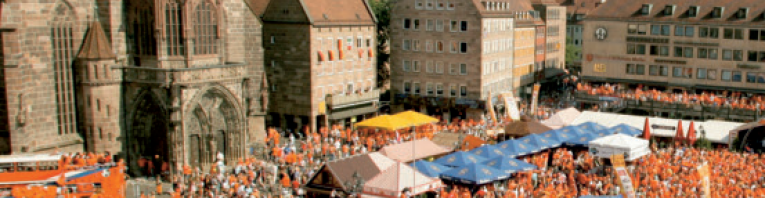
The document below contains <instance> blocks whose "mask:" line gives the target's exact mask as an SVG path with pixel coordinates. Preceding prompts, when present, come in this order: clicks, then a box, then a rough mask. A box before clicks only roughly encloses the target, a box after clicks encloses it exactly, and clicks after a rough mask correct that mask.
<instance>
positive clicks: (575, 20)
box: [560, 0, 606, 71]
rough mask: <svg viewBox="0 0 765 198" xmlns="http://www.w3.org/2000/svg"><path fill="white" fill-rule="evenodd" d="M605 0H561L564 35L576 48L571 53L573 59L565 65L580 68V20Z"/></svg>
mask: <svg viewBox="0 0 765 198" xmlns="http://www.w3.org/2000/svg"><path fill="white" fill-rule="evenodd" d="M605 2H606V0H562V2H561V4H560V5H561V6H565V7H566V37H567V38H568V39H569V40H568V42H569V43H568V44H569V45H572V46H574V47H576V48H578V50H576V51H575V52H574V53H575V54H573V56H574V59H573V61H569V62H566V64H567V66H569V67H572V68H574V69H575V70H577V71H578V70H580V69H581V66H582V51H581V49H582V46H583V44H582V43H583V42H582V29H584V26H583V23H582V20H584V18H585V17H586V16H587V14H588V13H590V11H592V10H593V9H595V8H597V7H598V6H600V5H601V4H603V3H605Z"/></svg>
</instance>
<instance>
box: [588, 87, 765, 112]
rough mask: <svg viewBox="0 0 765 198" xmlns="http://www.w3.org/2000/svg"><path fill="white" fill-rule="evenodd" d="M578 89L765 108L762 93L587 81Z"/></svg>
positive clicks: (635, 97)
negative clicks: (670, 90) (666, 89)
mask: <svg viewBox="0 0 765 198" xmlns="http://www.w3.org/2000/svg"><path fill="white" fill-rule="evenodd" d="M576 90H577V91H580V92H586V93H587V94H590V95H600V96H612V97H619V98H623V99H630V100H642V101H663V102H668V103H679V104H688V105H691V104H704V105H713V106H725V107H731V108H734V109H747V110H753V111H754V110H759V111H763V110H765V100H763V97H762V95H759V94H754V95H748V94H743V93H741V92H731V91H720V92H719V93H713V92H707V91H704V92H702V93H701V94H696V93H691V94H689V93H687V92H683V93H668V92H662V91H658V90H656V89H650V90H644V89H643V86H642V85H638V87H637V88H636V89H634V90H627V91H618V90H619V88H618V86H616V85H610V84H604V85H602V86H593V85H590V84H587V83H577V85H576Z"/></svg>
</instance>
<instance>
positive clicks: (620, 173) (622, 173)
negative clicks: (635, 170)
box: [611, 154, 635, 198]
mask: <svg viewBox="0 0 765 198" xmlns="http://www.w3.org/2000/svg"><path fill="white" fill-rule="evenodd" d="M611 164H613V165H614V172H615V173H616V180H617V182H618V183H619V186H621V191H622V192H621V193H622V196H624V197H626V198H635V189H634V186H632V178H631V177H630V174H629V172H627V169H626V168H625V164H624V155H622V154H619V155H612V156H611Z"/></svg>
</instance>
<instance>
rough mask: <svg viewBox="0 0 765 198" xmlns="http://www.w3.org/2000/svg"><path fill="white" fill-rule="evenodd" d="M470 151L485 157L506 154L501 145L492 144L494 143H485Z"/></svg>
mask: <svg viewBox="0 0 765 198" xmlns="http://www.w3.org/2000/svg"><path fill="white" fill-rule="evenodd" d="M468 153H471V154H473V155H478V156H481V157H485V158H487V159H488V158H495V157H500V156H504V155H505V152H504V151H502V149H500V148H499V147H496V146H492V145H483V146H481V147H478V148H475V149H473V150H471V151H469V152H468Z"/></svg>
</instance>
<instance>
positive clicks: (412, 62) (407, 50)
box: [391, 0, 545, 119]
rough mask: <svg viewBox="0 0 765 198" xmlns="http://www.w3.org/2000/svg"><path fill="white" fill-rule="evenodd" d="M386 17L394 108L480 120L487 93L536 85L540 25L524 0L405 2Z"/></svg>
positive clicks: (408, 0)
mask: <svg viewBox="0 0 765 198" xmlns="http://www.w3.org/2000/svg"><path fill="white" fill-rule="evenodd" d="M391 16H392V17H391V87H392V91H393V93H394V95H395V99H394V101H395V103H394V110H403V109H416V110H421V111H426V112H427V113H429V114H434V115H443V116H444V117H445V118H446V119H449V118H453V117H461V118H467V117H470V118H474V119H475V118H480V117H481V115H482V114H483V112H484V107H483V104H484V102H483V101H485V100H486V99H487V98H490V96H489V93H491V95H493V96H496V95H498V94H502V93H507V92H513V91H515V92H517V91H518V89H517V87H520V86H523V85H524V84H529V83H531V82H533V75H534V73H533V69H534V68H533V65H534V62H535V60H536V59H535V58H536V56H535V48H536V45H535V44H536V42H535V41H536V39H535V38H536V35H535V32H536V27H537V26H542V27H544V25H545V24H544V22H543V21H542V20H541V18H540V15H539V12H537V11H534V8H533V7H532V6H531V2H530V1H528V0H498V1H482V0H450V1H447V0H402V1H398V2H397V4H396V5H395V6H394V8H393V10H392V14H391ZM527 24H528V25H527ZM543 29H544V28H543ZM542 40H543V41H544V38H543V39H542ZM543 45H544V44H543ZM542 57H544V55H542ZM541 61H544V58H542V60H541ZM524 79H528V80H524ZM395 108H397V109H395Z"/></svg>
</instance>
